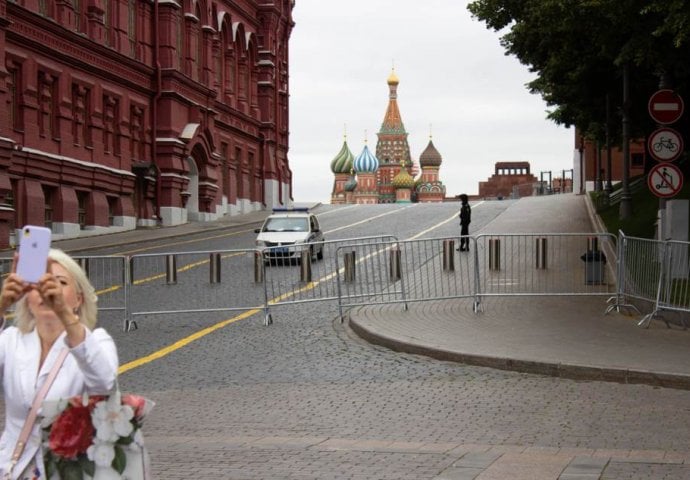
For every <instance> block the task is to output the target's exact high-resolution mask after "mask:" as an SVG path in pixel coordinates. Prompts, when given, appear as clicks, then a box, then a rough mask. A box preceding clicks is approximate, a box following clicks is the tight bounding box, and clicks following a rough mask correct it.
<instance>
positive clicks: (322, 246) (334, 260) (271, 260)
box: [261, 235, 397, 306]
mask: <svg viewBox="0 0 690 480" xmlns="http://www.w3.org/2000/svg"><path fill="white" fill-rule="evenodd" d="M396 241H397V240H396V238H395V237H393V236H391V235H384V236H375V237H359V238H350V239H347V240H329V241H324V242H321V243H319V244H311V245H301V246H297V247H295V246H293V247H290V248H291V250H288V251H285V250H283V249H284V248H285V247H270V248H265V249H263V250H262V251H261V252H262V255H263V259H264V262H263V272H264V273H263V277H264V282H265V286H266V303H267V304H268V305H270V306H280V305H288V304H296V303H304V302H314V301H324V300H333V301H335V300H337V299H338V297H339V292H338V283H337V277H338V272H339V271H340V268H341V265H342V263H343V262H344V259H343V258H341V255H343V253H344V252H343V251H342V249H341V247H342V246H343V245H345V244H347V245H362V246H368V247H367V248H378V247H377V246H378V245H381V244H383V243H390V242H396Z"/></svg>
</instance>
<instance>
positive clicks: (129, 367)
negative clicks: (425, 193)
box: [118, 204, 457, 374]
mask: <svg viewBox="0 0 690 480" xmlns="http://www.w3.org/2000/svg"><path fill="white" fill-rule="evenodd" d="M414 205H416V204H413V205H411V206H414ZM405 208H410V207H405ZM402 210H404V208H402V209H400V210H396V211H395V212H386V213H385V214H382V215H377V216H375V217H371V218H369V219H366V220H364V221H361V222H357V223H354V224H353V225H358V224H360V223H366V222H368V221H371V220H373V219H376V218H379V217H381V216H384V215H388V214H391V213H397V212H400V211H402ZM456 217H457V214H453V216H452V217H450V218H449V219H447V220H444V221H442V222H440V223H438V224H436V225H434V226H433V227H431V228H428V229H427V230H425V231H423V232H421V233H419V234H417V235H415V236H413V237H410V240H412V239H415V238H418V237H419V236H421V235H424V234H426V233H428V232H430V231H432V230H434V229H436V228H438V227H440V226H442V225H444V224H446V223H448V222H450V221H451V220H453V219H454V218H456ZM336 230H339V229H336ZM331 231H335V230H331ZM388 249H390V247H386V248H383V249H380V250H378V251H376V252H372V253H370V254H369V255H367V256H366V257H364V258H362V259H360V260H358V261H357V263H359V262H362V261H364V260H365V259H367V258H370V257H371V256H374V255H379V254H380V253H381V252H384V251H386V250H388ZM238 255H239V254H238ZM206 262H208V260H205V261H202V262H198V263H196V264H193V265H194V266H199V265H202V264H204V263H206ZM190 265H192V264H190ZM183 268H185V267H183ZM190 268H191V267H190ZM340 270H343V269H340ZM336 274H337V272H331V273H329V274H328V275H325V276H323V277H321V278H320V279H318V280H315V281H313V282H310V283H308V284H307V285H305V286H304V287H302V288H300V289H297V290H292V291H291V292H286V293H284V294H282V295H279V296H278V297H275V298H273V299H271V300H269V301H268V304H269V305H275V304H276V303H278V302H280V301H281V300H284V299H286V298H289V297H291V296H294V295H296V294H298V293H302V292H306V291H308V290H312V289H314V288H315V287H316V286H317V285H318V284H319V283H321V282H323V281H326V280H330V279H332V278H333V277H334V276H335V275H336ZM162 276H163V275H159V276H155V277H150V278H160V277H162ZM135 284H136V282H135ZM260 311H261V310H260V309H256V308H255V309H251V310H247V311H245V312H243V313H241V314H239V315H237V316H235V317H232V318H229V319H227V320H223V321H221V322H219V323H216V324H215V325H212V326H210V327H208V328H205V329H203V330H200V331H198V332H196V333H193V334H192V335H189V336H187V337H185V338H183V339H181V340H178V341H177V342H175V343H173V344H171V345H168V346H167V347H164V348H162V349H160V350H157V351H155V352H153V353H152V354H150V355H147V356H145V357H141V358H138V359H136V360H133V361H131V362H129V363H126V364H124V365H122V366H120V369H119V370H118V372H119V373H120V374H122V373H125V372H128V371H129V370H133V369H135V368H138V367H141V366H142V365H145V364H147V363H150V362H152V361H154V360H158V359H159V358H162V357H165V356H166V355H168V354H170V353H172V352H174V351H175V350H178V349H180V348H182V347H185V346H187V345H189V344H190V343H192V342H194V341H196V340H198V339H200V338H202V337H205V336H206V335H209V334H211V333H213V332H215V331H216V330H219V329H221V328H223V327H225V326H227V325H230V324H232V323H235V322H238V321H240V320H244V319H246V318H249V317H251V316H253V315H255V314H257V313H259V312H260Z"/></svg>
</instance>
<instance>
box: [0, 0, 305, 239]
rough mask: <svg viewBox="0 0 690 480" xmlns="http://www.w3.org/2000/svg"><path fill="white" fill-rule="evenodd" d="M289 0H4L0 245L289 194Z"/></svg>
mask: <svg viewBox="0 0 690 480" xmlns="http://www.w3.org/2000/svg"><path fill="white" fill-rule="evenodd" d="M293 7H294V0H240V1H229V0H164V1H163V0H153V1H141V0H55V1H52V0H51V1H47V0H14V1H9V0H0V54H1V55H2V57H3V59H4V61H2V62H1V63H0V65H1V68H0V96H1V97H2V99H1V100H2V102H3V105H5V108H3V109H2V111H1V113H0V248H6V247H8V246H9V245H11V244H13V243H14V241H15V240H14V237H15V233H14V232H15V229H16V228H21V226H23V225H25V224H34V225H46V226H48V227H51V229H52V230H53V234H54V238H57V239H59V238H71V237H79V236H84V235H92V234H100V233H110V232H116V231H122V230H131V229H134V228H136V227H137V226H153V225H177V224H182V223H185V222H187V221H190V220H199V221H211V220H214V219H217V218H219V217H221V216H223V215H227V214H229V215H234V214H239V213H245V212H248V211H252V210H259V209H263V208H270V207H272V206H274V205H285V204H287V203H288V202H289V201H290V200H291V183H292V182H291V175H292V174H291V171H290V168H289V165H288V156H287V152H288V96H289V90H288V40H289V37H290V33H291V31H292V28H293V26H294V23H293V21H292V9H293Z"/></svg>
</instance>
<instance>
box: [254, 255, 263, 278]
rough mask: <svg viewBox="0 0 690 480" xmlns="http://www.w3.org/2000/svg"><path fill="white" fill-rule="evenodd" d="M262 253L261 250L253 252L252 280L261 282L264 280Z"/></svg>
mask: <svg viewBox="0 0 690 480" xmlns="http://www.w3.org/2000/svg"><path fill="white" fill-rule="evenodd" d="M263 267H264V254H263V252H254V282H255V283H261V282H263V281H264V268H263Z"/></svg>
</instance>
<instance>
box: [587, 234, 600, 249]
mask: <svg viewBox="0 0 690 480" xmlns="http://www.w3.org/2000/svg"><path fill="white" fill-rule="evenodd" d="M598 250H599V237H588V238H587V251H590V252H596V251H598Z"/></svg>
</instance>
